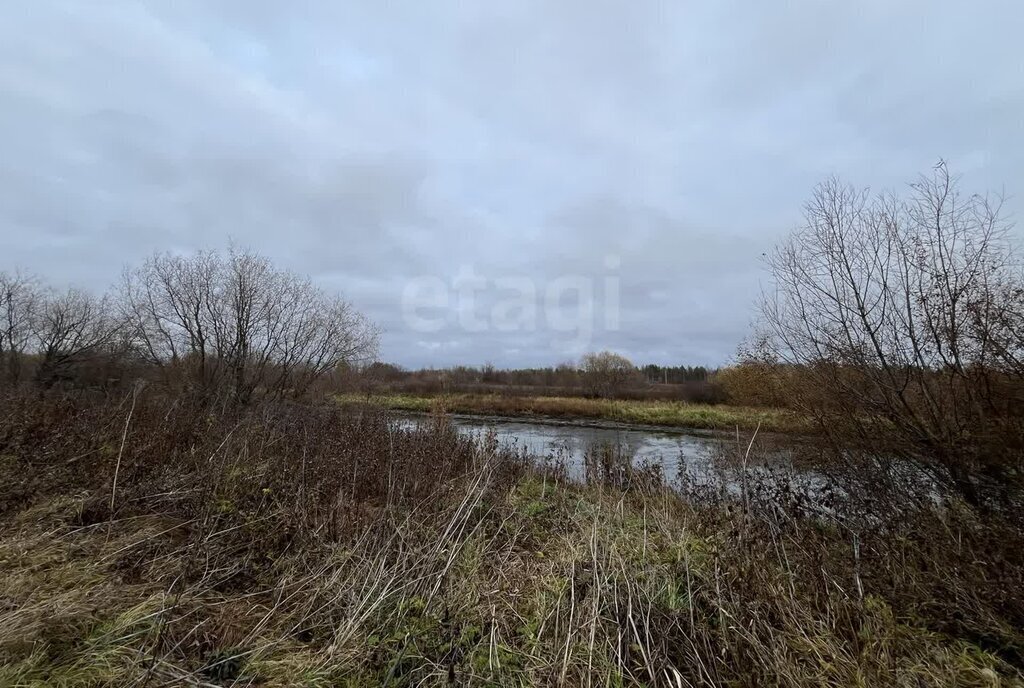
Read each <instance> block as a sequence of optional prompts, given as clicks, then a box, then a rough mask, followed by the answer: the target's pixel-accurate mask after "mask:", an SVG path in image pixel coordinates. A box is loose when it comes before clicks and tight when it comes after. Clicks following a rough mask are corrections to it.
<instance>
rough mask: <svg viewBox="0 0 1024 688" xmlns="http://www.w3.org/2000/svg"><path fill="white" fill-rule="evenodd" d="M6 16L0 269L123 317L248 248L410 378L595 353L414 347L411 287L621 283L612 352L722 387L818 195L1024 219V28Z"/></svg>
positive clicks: (494, 9)
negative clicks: (148, 284)
mask: <svg viewBox="0 0 1024 688" xmlns="http://www.w3.org/2000/svg"><path fill="white" fill-rule="evenodd" d="M0 19H2V21H0V150H2V151H3V155H2V156H0V267H10V266H13V265H21V266H24V267H28V268H30V269H33V270H35V271H37V272H39V273H41V274H43V275H45V276H46V277H48V278H49V279H51V280H53V281H55V282H62V283H68V282H73V283H77V284H81V285H84V286H89V287H92V288H96V289H100V288H103V287H105V286H106V285H108V284H109V283H110V282H112V281H113V280H114V279H115V278H116V276H117V274H118V272H119V271H120V269H121V266H122V265H123V264H125V263H130V262H135V261H138V260H139V259H141V258H142V257H143V256H145V255H146V254H147V253H150V252H151V251H153V250H156V249H169V250H191V249H194V248H198V247H209V246H224V245H225V244H226V243H227V241H228V240H229V238H232V239H234V240H236V241H238V242H240V243H244V244H246V245H249V246H252V247H253V248H256V249H258V250H260V251H262V252H264V253H266V254H268V255H270V256H272V257H273V258H275V259H276V260H277V261H278V262H280V263H282V264H284V265H286V266H287V267H290V268H293V269H296V270H299V271H302V272H307V273H310V274H312V275H313V276H314V278H315V279H317V280H318V281H319V282H321V283H322V284H324V285H325V286H328V287H329V288H332V289H338V290H341V291H344V292H345V293H346V294H347V295H348V296H349V297H350V298H352V299H353V300H354V301H355V302H356V303H357V304H358V305H359V306H360V307H362V308H363V309H364V310H366V311H367V312H368V313H369V314H370V315H371V316H372V317H374V318H375V319H377V320H378V321H379V322H381V323H382V324H383V325H384V327H385V328H386V330H387V332H386V335H385V338H384V342H383V343H384V354H385V356H386V357H387V358H389V359H392V360H395V361H398V362H401V363H405V364H408V365H430V364H433V365H446V364H450V363H454V362H464V363H481V362H484V361H492V362H494V363H495V364H497V365H527V364H552V363H555V362H558V361H560V360H563V359H565V358H567V357H570V356H573V355H575V354H576V353H578V349H579V346H578V345H572V344H570V345H566V344H565V343H564V341H562V340H563V339H564V337H561V336H560V333H556V332H552V331H551V330H550V328H549V327H547V326H546V325H545V323H544V322H543V320H541V321H539V323H538V328H537V329H536V330H533V331H523V332H498V331H495V330H494V329H493V328H492V329H489V330H487V331H483V332H466V331H464V330H463V329H461V328H460V327H459V326H458V323H457V314H456V313H455V312H454V311H452V312H451V314H450V315H451V320H452V322H451V323H449V324H448V325H447V326H445V327H443V328H442V329H441V330H440V331H437V332H418V331H415V329H413V328H410V327H409V323H408V322H406V320H405V319H404V318H403V313H402V307H401V299H402V294H403V291H404V290H405V288H406V286H407V285H408V284H409V282H410V280H414V279H416V278H419V277H423V276H434V277H438V278H440V279H442V280H443V281H445V282H446V283H448V284H453V280H454V279H455V276H456V275H457V274H459V271H460V270H464V269H466V268H467V267H471V268H473V269H474V270H475V271H476V272H477V273H478V274H480V275H482V276H483V277H484V278H485V279H487V280H488V282H489V283H490V284H492V285H493V284H494V282H495V280H497V279H498V278H508V277H516V278H528V279H529V280H531V281H532V283H533V284H534V285H536V287H537V289H538V290H539V293H540V294H543V292H544V290H545V289H546V287H547V286H548V285H550V284H552V283H553V282H554V281H555V280H557V279H558V278H559V277H564V276H566V275H579V276H584V277H588V278H590V279H591V280H593V284H594V285H595V286H596V287H600V286H601V285H603V284H604V282H603V280H605V279H606V278H608V277H609V276H610V275H611V276H617V277H618V279H619V283H620V291H619V300H620V303H621V317H620V321H621V328H620V329H619V330H617V331H607V330H605V329H603V328H602V327H601V326H598V327H596V329H595V330H594V332H593V337H592V339H591V340H590V341H589V345H590V346H593V347H606V346H607V347H613V348H616V349H619V350H621V351H623V352H625V353H627V354H630V355H632V356H633V357H634V358H636V359H638V360H641V361H648V360H650V361H661V362H692V363H712V364H713V363H721V362H723V361H724V360H726V359H727V358H728V357H729V355H730V354H731V353H732V351H733V350H734V349H735V346H736V344H737V342H738V341H739V340H740V339H741V338H742V337H743V335H744V334H745V332H746V331H747V328H748V324H749V321H750V319H751V317H752V315H753V314H752V310H751V304H752V302H753V301H754V299H755V298H756V296H757V293H758V290H759V285H760V281H761V279H762V278H763V277H762V273H761V265H760V260H759V259H760V256H761V253H762V252H763V251H765V250H767V249H768V248H769V247H770V246H771V245H772V244H773V243H774V242H775V241H776V240H777V239H778V238H779V237H781V236H782V235H783V234H784V233H785V231H787V230H788V229H789V228H790V227H792V226H793V225H794V224H796V223H797V222H799V219H800V206H801V203H802V201H803V199H804V198H805V197H806V195H807V193H808V192H809V190H810V188H811V187H812V186H813V184H814V183H815V182H817V181H818V180H820V179H821V178H823V177H825V176H827V175H829V174H832V173H839V174H842V175H843V176H844V177H846V178H848V179H849V180H850V181H852V182H854V183H857V184H865V185H868V184H870V185H872V186H874V187H876V188H877V187H886V186H888V187H894V186H895V187H899V186H900V185H901V184H903V183H904V182H905V181H907V180H908V179H909V178H911V177H912V176H913V175H914V174H916V173H917V172H918V171H921V170H926V169H928V168H929V167H930V166H931V165H932V164H933V163H934V162H935V161H936V159H938V158H939V157H940V156H941V157H944V158H946V159H948V160H949V161H950V163H951V165H952V166H953V167H954V168H955V169H956V170H958V171H960V172H963V173H964V174H965V179H966V181H967V183H969V184H972V185H974V184H976V185H977V186H978V187H979V188H986V187H994V188H1002V187H1003V186H1004V185H1005V188H1006V189H1007V190H1009V191H1010V192H1016V193H1017V194H1018V197H1019V194H1021V193H1024V177H1022V172H1021V170H1024V165H1022V163H1024V146H1022V145H1021V144H1022V143H1024V115H1022V113H1024V57H1022V56H1021V54H1020V51H1019V50H1016V47H1015V46H1016V43H1017V40H1018V36H1017V35H1016V34H1017V33H1018V29H1019V27H1020V25H1021V20H1022V19H1024V9H1022V8H1020V7H1019V6H1018V4H1017V3H1013V2H1010V1H1009V0H1005V1H1004V2H995V1H990V2H979V3H972V4H970V5H961V4H954V3H946V2H937V3H936V2H926V1H925V0H914V1H913V2H906V3H899V4H898V6H894V5H893V4H892V3H890V2H882V0H870V1H867V2H861V3H855V4H849V3H847V4H838V3H822V2H817V1H812V0H802V1H797V2H790V3H785V4H778V3H762V4H760V5H751V4H750V3H741V2H722V3H709V4H707V5H705V6H704V7H694V6H689V5H684V4H682V3H669V2H655V1H649V2H639V3H624V2H612V1H610V0H609V1H603V2H598V3H592V2H587V3H583V2H581V1H575V0H572V1H567V2H559V3H548V2H540V1H539V0H534V1H528V2H516V3H497V4H495V3H484V4H479V3H462V2H456V1H455V0H452V1H451V2H441V3H418V2H411V1H410V2H399V3H386V4H381V3H369V2H367V3H324V2H297V3H287V4H282V3H278V2H269V1H263V0H259V1H254V0H244V1H243V0H226V1H225V2H218V3H207V2H200V1H199V0H190V1H186V2H176V3H166V2H157V1H156V0H153V1H152V2H144V3H138V2H131V3H129V2H127V1H126V0H125V1H118V0H112V1H111V2H106V3H89V4H88V5H86V4H83V3H80V2H73V1H72V0H67V1H64V2H61V1H57V0H52V1H51V0H38V1H37V2H32V3H14V4H11V5H10V6H8V7H5V8H4V9H3V10H0ZM1020 208H1021V204H1020V201H1019V200H1017V199H1016V198H1012V199H1011V201H1010V203H1009V204H1008V206H1007V209H1008V210H1009V211H1010V212H1012V213H1015V214H1017V215H1019V210H1020ZM609 257H613V258H614V265H616V266H617V267H615V268H609V267H608V263H607V259H608V258H609ZM506 296H507V295H504V294H503V293H502V292H501V291H500V290H499V289H497V288H496V287H493V286H492V287H489V288H488V289H487V290H485V291H484V292H482V293H481V294H480V295H479V301H478V306H479V309H480V311H481V313H484V314H487V313H489V312H490V309H491V308H492V307H493V306H494V304H495V303H496V302H498V301H500V300H501V299H502V298H506ZM595 299H596V307H597V308H598V310H599V311H600V310H601V309H602V308H603V307H604V301H605V295H604V294H603V293H602V292H601V290H600V289H596V291H595ZM574 347H575V348H574Z"/></svg>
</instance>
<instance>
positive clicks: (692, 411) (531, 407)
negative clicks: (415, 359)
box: [338, 393, 810, 433]
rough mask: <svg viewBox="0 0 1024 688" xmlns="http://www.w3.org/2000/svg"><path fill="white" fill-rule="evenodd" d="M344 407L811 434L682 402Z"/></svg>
mask: <svg viewBox="0 0 1024 688" xmlns="http://www.w3.org/2000/svg"><path fill="white" fill-rule="evenodd" d="M338 398H339V400H340V401H342V402H344V403H353V402H367V401H368V402H370V403H372V404H376V405H378V406H382V407H384V408H388V409H392V410H396V411H416V412H431V411H444V412H447V413H463V414H468V415H495V416H508V417H515V418H531V417H532V418H553V419H563V420H572V419H580V420H604V421H612V422H617V423H629V424H634V425H651V426H657V425H661V426H671V427H680V428H694V429H702V430H734V429H735V428H737V427H738V428H740V429H741V430H753V429H755V428H757V427H758V426H759V425H760V427H761V430H762V431H765V432H793V433H799V432H808V431H809V430H810V426H809V424H808V423H807V422H806V421H805V420H804V419H801V418H800V417H799V416H797V415H796V414H794V413H792V412H790V411H786V410H784V409H772V408H754V407H747V406H728V405H724V404H716V405H710V404H692V403H688V402H682V401H638V400H617V399H586V398H582V397H510V396H503V395H498V394H464V393H456V394H443V395H438V396H419V395H412V394H383V395H373V396H365V395H358V394H343V395H340V396H339V397H338Z"/></svg>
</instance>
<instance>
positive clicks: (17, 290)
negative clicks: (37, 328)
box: [0, 271, 42, 383]
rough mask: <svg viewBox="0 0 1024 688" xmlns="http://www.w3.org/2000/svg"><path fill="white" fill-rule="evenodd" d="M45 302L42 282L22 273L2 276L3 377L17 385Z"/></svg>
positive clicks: (0, 350) (0, 362) (0, 334)
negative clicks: (41, 287) (42, 301)
mask: <svg viewBox="0 0 1024 688" xmlns="http://www.w3.org/2000/svg"><path fill="white" fill-rule="evenodd" d="M41 300H42V295H41V289H40V286H39V281H38V279H36V278H35V277H34V276H32V275H28V274H26V273H23V272H20V271H19V272H15V273H13V274H9V273H6V272H0V376H3V375H6V377H7V379H8V381H9V382H12V383H17V382H18V381H19V379H20V378H21V370H22V365H23V362H24V358H25V354H26V353H27V351H28V348H29V346H30V342H31V340H32V336H33V332H34V323H35V320H36V318H37V317H38V310H39V307H40V302H41Z"/></svg>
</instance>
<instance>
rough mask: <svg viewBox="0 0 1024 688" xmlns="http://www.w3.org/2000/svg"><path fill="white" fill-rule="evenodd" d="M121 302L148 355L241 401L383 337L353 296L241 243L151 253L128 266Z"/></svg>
mask: <svg viewBox="0 0 1024 688" xmlns="http://www.w3.org/2000/svg"><path fill="white" fill-rule="evenodd" d="M121 310H122V313H123V315H124V317H125V319H126V321H127V322H128V324H129V326H130V328H131V332H132V335H133V338H134V340H135V342H136V344H137V346H138V348H139V350H140V351H141V352H142V353H143V354H144V355H145V357H146V358H147V359H148V360H149V362H150V363H152V364H154V365H156V366H159V367H161V368H162V369H164V370H165V371H173V370H184V371H185V374H186V375H187V377H188V379H189V380H191V382H192V383H193V384H195V385H196V386H197V387H198V388H200V389H203V390H206V391H217V392H227V393H229V394H230V395H231V396H232V397H233V398H234V399H235V400H238V401H242V402H245V401H248V400H249V399H251V398H252V397H253V396H254V395H256V394H260V395H268V396H284V395H298V394H302V393H303V392H305V391H306V390H308V389H309V386H310V385H311V384H312V383H313V382H314V381H316V380H317V379H318V378H320V377H321V376H323V375H324V374H325V373H327V372H328V371H330V370H332V369H335V368H337V367H338V366H339V365H342V364H350V363H354V362H358V361H363V360H368V359H371V358H372V356H373V354H374V353H375V351H376V346H377V331H376V329H375V327H374V326H373V325H372V323H370V322H369V321H368V320H367V319H366V318H365V317H364V316H363V315H362V314H361V313H359V312H358V311H357V310H356V309H355V308H354V307H353V306H352V305H351V304H350V303H349V302H347V301H345V300H344V299H342V298H340V297H337V296H332V295H328V294H327V293H326V292H324V291H323V290H321V289H319V288H318V287H316V286H314V285H313V284H312V282H310V280H309V279H308V278H305V277H302V276H299V275H296V274H294V273H291V272H289V271H286V270H281V269H278V268H275V267H274V266H273V265H272V264H271V263H270V261H269V260H267V259H266V258H264V257H262V256H259V255H257V254H255V253H251V252H248V251H243V250H239V249H235V248H232V249H231V250H230V251H229V252H228V254H227V256H222V255H219V254H217V253H215V252H200V253H196V254H194V255H192V256H172V255H169V254H156V255H154V256H152V257H151V258H150V259H148V260H147V261H146V262H145V263H144V264H143V265H142V266H141V267H139V268H137V269H134V270H131V271H129V272H127V273H126V274H125V276H124V280H123V284H122V289H121Z"/></svg>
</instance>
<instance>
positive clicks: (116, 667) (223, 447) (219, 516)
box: [0, 397, 1024, 687]
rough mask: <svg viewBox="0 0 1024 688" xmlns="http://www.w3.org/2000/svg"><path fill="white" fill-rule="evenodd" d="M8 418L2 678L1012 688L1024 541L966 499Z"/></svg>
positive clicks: (109, 419)
mask: <svg viewBox="0 0 1024 688" xmlns="http://www.w3.org/2000/svg"><path fill="white" fill-rule="evenodd" d="M0 410H2V411H3V413H0V457H2V458H0V479H2V480H3V481H4V482H3V484H4V485H5V486H6V488H5V491H4V492H3V494H2V499H0V685H5V686H6V685H10V686H39V687H42V686H113V685H132V684H139V685H143V684H146V683H147V682H148V684H149V685H184V686H210V685H220V686H255V685H259V686H380V685H387V686H420V685H479V686H534V685H551V686H582V685H595V686H598V685H600V686H654V685H668V686H690V685H692V686H710V685H788V686H811V685H814V686H818V685H832V686H844V685H906V686H911V685H915V686H916V685H950V686H953V685H972V686H998V685H1016V684H1017V682H1019V681H1020V680H1021V679H1022V674H1021V668H1022V667H1024V637H1022V634H1021V620H1022V619H1024V612H1022V610H1024V606H1022V603H1021V599H1020V597H1021V594H1022V592H1021V591H1022V590H1024V586H1022V585H1021V583H1022V581H1021V580H1020V578H1021V576H1020V573H1021V569H1020V562H1019V558H1020V552H1019V551H1018V549H1019V548H1018V547H1017V546H1016V545H1015V544H1013V543H1015V542H1018V541H1019V540H1017V539H1015V538H1014V535H1013V534H1012V533H1009V532H1007V531H1005V530H1003V529H1001V527H999V526H997V525H996V524H983V523H979V522H978V521H977V520H976V519H974V518H973V517H971V516H970V515H968V514H960V512H959V511H956V510H952V511H947V512H946V513H945V514H944V515H942V517H941V518H940V517H939V516H938V515H935V514H932V513H931V512H930V511H920V512H916V511H914V512H908V511H903V512H901V513H900V514H899V517H898V518H897V517H892V518H882V519H880V518H879V516H878V514H876V515H874V516H873V517H872V519H871V521H870V522H871V526H870V527H861V526H858V525H857V524H856V522H854V521H850V522H848V523H845V524H844V525H843V527H841V528H840V527H838V526H837V525H835V523H834V522H832V521H824V520H821V519H820V518H818V517H816V516H814V515H813V514H811V513H809V512H806V511H803V510H801V509H799V508H798V507H796V506H794V504H793V502H792V501H791V500H786V499H780V500H777V501H776V502H773V503H772V504H767V503H766V504H761V503H760V502H758V500H757V499H756V498H752V500H751V502H750V504H749V508H748V509H746V510H741V509H737V508H735V507H736V505H735V503H732V502H728V501H720V500H716V499H714V498H710V497H709V498H708V499H706V500H703V501H697V500H695V499H694V498H692V496H691V498H684V496H682V495H680V494H679V493H678V492H675V491H672V490H668V489H666V488H665V487H664V486H663V485H662V484H661V482H660V479H659V477H658V475H657V474H653V473H648V472H645V471H632V470H631V469H629V468H628V467H626V466H622V467H617V468H615V469H614V470H607V471H604V472H603V473H602V474H600V475H598V474H588V476H587V480H585V481H584V482H579V483H576V482H569V481H567V480H566V479H565V476H564V475H562V474H560V473H559V472H558V471H557V470H547V469H543V468H542V467H540V466H537V465H534V464H533V463H532V462H530V461H529V460H526V459H523V458H522V457H519V458H517V457H514V456H511V455H506V454H502V453H501V452H500V450H499V449H497V448H495V447H491V446H487V445H486V443H485V444H483V445H480V444H476V443H474V442H472V441H470V440H467V439H466V438H464V437H461V436H460V435H459V434H458V433H456V432H454V431H453V430H452V429H451V428H450V427H449V426H447V425H445V424H444V423H438V424H437V425H433V426H427V427H422V428H418V429H409V430H396V429H394V428H392V427H390V426H389V425H388V424H387V423H386V421H385V419H384V418H382V417H377V416H376V415H374V414H366V413H362V414H354V415H346V414H344V413H342V412H339V410H338V409H336V408H334V407H319V408H316V407H313V408H311V407H280V406H273V407H267V408H258V409H250V410H246V411H244V412H230V413H225V412H216V413H214V412H211V411H210V410H209V409H205V408H189V406H188V405H187V404H184V403H180V402H175V401H173V400H163V399H159V398H157V399H151V398H146V397H143V398H141V399H140V400H139V401H138V404H137V405H135V406H132V405H130V404H128V403H125V402H124V401H118V400H115V401H114V402H102V403H94V402H88V403H86V402H80V401H69V400H59V401H54V402H44V401H40V400H39V399H38V398H37V397H33V398H30V399H23V400H18V401H16V402H8V403H7V404H6V405H4V406H3V408H2V409H0ZM115 476H117V478H116V479H115ZM755 494H756V492H755ZM837 508H838V507H837ZM851 528H855V530H851ZM851 533H856V534H857V538H856V539H852V535H851ZM1000 543H1003V544H1000ZM1005 543H1010V544H1008V545H1007V544H1005Z"/></svg>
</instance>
